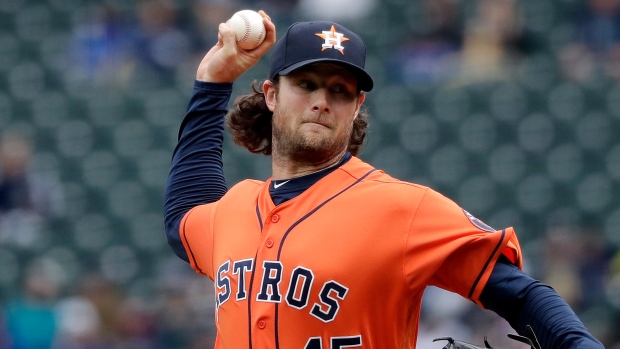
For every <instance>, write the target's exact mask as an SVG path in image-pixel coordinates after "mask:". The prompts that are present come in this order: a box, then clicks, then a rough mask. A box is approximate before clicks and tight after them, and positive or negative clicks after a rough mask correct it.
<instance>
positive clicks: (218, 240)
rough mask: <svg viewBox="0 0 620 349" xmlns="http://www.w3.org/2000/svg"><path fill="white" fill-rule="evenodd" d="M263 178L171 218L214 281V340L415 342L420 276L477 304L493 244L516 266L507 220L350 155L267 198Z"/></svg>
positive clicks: (275, 344)
mask: <svg viewBox="0 0 620 349" xmlns="http://www.w3.org/2000/svg"><path fill="white" fill-rule="evenodd" d="M269 184H270V180H268V181H266V182H261V181H254V180H246V181H243V182H241V183H239V184H237V185H235V186H234V187H233V188H231V189H230V190H229V191H228V193H227V194H226V195H225V196H224V197H222V198H221V199H220V200H219V201H217V202H215V203H211V204H206V205H201V206H198V207H195V208H194V209H192V210H190V211H189V212H188V213H187V214H186V215H185V216H184V218H183V220H182V222H181V225H180V229H179V230H180V234H181V239H182V240H183V244H184V246H185V249H186V252H187V254H188V256H189V258H190V263H191V266H192V268H194V269H195V270H196V271H197V272H198V273H200V274H204V275H207V276H209V277H210V278H211V279H212V280H213V281H214V286H215V297H216V315H215V316H216V324H217V330H218V335H217V339H216V345H215V347H216V348H234V349H239V348H254V349H257V348H282V349H318V348H323V349H328V348H332V349H336V348H349V347H362V348H414V347H415V343H416V337H417V328H418V321H419V316H420V307H421V301H422V294H423V292H424V289H425V288H426V287H427V286H429V285H433V286H438V287H441V288H443V289H446V290H449V291H452V292H456V293H458V294H460V295H462V296H463V297H466V298H468V299H471V300H472V301H474V302H477V303H478V304H480V303H479V302H478V297H479V296H480V293H481V291H482V289H483V288H484V285H485V283H486V281H487V279H488V277H489V275H490V274H491V271H492V269H493V267H494V265H495V262H496V260H497V258H498V257H499V256H500V254H504V255H506V256H508V257H509V258H510V259H511V260H512V261H513V262H514V263H515V264H516V265H518V266H519V267H521V251H520V248H519V243H518V241H517V238H516V235H515V233H514V231H513V229H512V228H507V229H504V230H500V231H494V230H491V229H489V228H488V226H486V225H484V224H483V223H482V222H480V221H478V220H477V219H475V218H474V217H473V216H471V215H470V214H468V213H467V212H466V211H465V210H463V209H462V208H460V207H459V206H458V205H457V204H455V203H454V202H453V201H451V200H449V199H447V198H446V197H444V196H442V195H441V194H439V193H437V192H435V191H433V190H432V189H430V188H428V187H424V186H421V185H416V184H412V183H408V182H403V181H400V180H397V179H394V178H392V177H390V176H389V175H387V174H385V173H383V172H382V171H380V170H375V169H373V168H372V167H371V166H370V165H368V164H366V163H364V162H362V161H361V160H360V159H358V158H356V157H353V158H351V160H350V161H348V162H347V163H345V164H343V165H342V166H341V167H340V168H338V169H337V170H335V171H333V172H332V173H330V174H328V175H327V176H325V177H324V178H322V179H320V180H319V181H318V182H317V183H315V184H314V185H313V186H312V187H310V188H309V189H307V190H306V191H305V192H303V193H302V194H300V195H299V196H297V197H295V198H293V199H291V200H289V201H287V202H285V203H283V204H281V205H278V206H275V205H274V204H273V202H272V200H271V197H270V194H269Z"/></svg>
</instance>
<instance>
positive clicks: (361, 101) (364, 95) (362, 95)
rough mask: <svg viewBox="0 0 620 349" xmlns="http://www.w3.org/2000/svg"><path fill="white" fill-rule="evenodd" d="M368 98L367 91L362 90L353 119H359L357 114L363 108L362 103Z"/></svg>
mask: <svg viewBox="0 0 620 349" xmlns="http://www.w3.org/2000/svg"><path fill="white" fill-rule="evenodd" d="M365 100H366V92H364V91H362V92H360V96H359V97H358V99H357V107H356V108H355V114H354V115H355V117H354V118H353V119H357V116H358V115H359V113H360V109H362V104H364V101H365Z"/></svg>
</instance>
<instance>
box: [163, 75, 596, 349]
mask: <svg viewBox="0 0 620 349" xmlns="http://www.w3.org/2000/svg"><path fill="white" fill-rule="evenodd" d="M231 93H232V84H214V83H206V82H199V81H196V82H195V84H194V91H193V94H192V97H191V99H190V102H189V106H188V111H187V113H186V115H185V118H184V119H183V122H182V124H181V128H180V131H179V143H178V145H177V147H176V148H175V150H174V153H173V157H172V164H171V170H170V174H169V177H168V181H167V183H166V188H165V198H164V199H165V203H164V210H165V212H164V221H165V228H166V235H167V238H168V243H169V244H170V246H171V247H172V249H173V251H174V252H175V253H176V254H177V256H179V257H180V258H181V259H183V260H185V261H188V257H187V254H186V252H185V249H184V248H183V244H182V242H181V240H180V237H179V224H180V222H181V219H182V218H183V215H184V214H185V213H186V212H187V211H188V210H190V209H191V208H193V207H195V206H197V205H200V204H204V203H210V202H215V201H217V200H219V199H220V198H221V197H222V196H223V195H224V194H225V193H226V190H227V186H226V181H225V179H224V171H223V162H222V145H223V139H224V116H225V114H226V110H227V104H228V101H229V99H230V95H231ZM349 159H350V154H347V155H346V156H345V157H344V158H343V159H342V160H341V163H340V164H342V163H344V162H346V161H348V160H349ZM335 168H337V166H335V167H333V168H332V169H335ZM332 169H329V170H324V171H319V172H317V173H314V174H311V175H308V176H304V177H300V178H295V179H292V180H290V182H289V183H287V184H286V185H284V186H282V187H279V188H278V189H276V188H274V186H273V184H272V186H271V188H270V193H271V195H272V198H274V202H275V203H276V204H279V203H281V202H284V201H286V200H289V199H291V198H293V197H295V196H297V195H299V194H300V193H302V192H303V191H304V190H306V189H307V188H308V187H310V186H311V185H312V184H313V183H315V182H316V181H317V180H318V179H320V178H321V177H322V176H324V175H326V174H327V173H329V172H331V170H332ZM280 182H281V181H280ZM480 301H481V303H482V304H483V305H484V306H485V307H486V308H488V309H490V310H492V311H494V312H496V313H497V314H499V315H500V316H502V317H503V318H504V319H506V321H508V322H509V324H510V325H511V326H512V327H513V328H514V329H515V330H516V331H517V333H519V334H520V335H525V334H526V331H525V328H526V326H527V325H530V326H532V328H533V329H534V332H535V333H536V335H537V337H538V340H539V341H540V343H541V345H542V348H543V349H552V348H562V349H563V348H603V345H602V344H601V343H600V342H598V341H597V340H596V339H594V338H593V337H592V336H591V335H590V334H589V333H588V332H587V330H586V329H585V327H584V325H583V324H582V323H581V321H580V320H579V319H578V318H577V316H576V315H575V313H574V312H573V311H572V310H571V308H570V307H569V306H568V305H567V304H566V302H565V301H564V300H563V299H562V298H561V297H560V296H559V295H558V294H557V293H556V292H555V291H554V290H553V289H552V288H551V287H549V286H547V285H545V284H543V283H541V282H540V281H537V280H534V279H533V278H531V277H529V276H528V275H527V274H525V273H524V272H523V271H521V270H519V269H518V268H517V267H516V266H514V265H512V264H510V262H509V261H508V260H507V259H500V261H499V262H498V263H497V264H496V266H495V268H494V269H493V272H492V274H491V277H490V279H489V281H488V282H487V284H486V286H485V288H484V290H483V292H482V294H481V296H480Z"/></svg>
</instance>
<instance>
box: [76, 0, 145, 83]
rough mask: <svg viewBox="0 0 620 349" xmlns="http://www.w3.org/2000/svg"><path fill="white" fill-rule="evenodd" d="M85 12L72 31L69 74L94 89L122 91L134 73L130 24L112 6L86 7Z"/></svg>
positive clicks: (132, 34)
mask: <svg viewBox="0 0 620 349" xmlns="http://www.w3.org/2000/svg"><path fill="white" fill-rule="evenodd" d="M85 11H86V18H85V19H84V20H83V21H82V22H81V23H80V24H78V25H76V26H75V28H74V29H73V34H72V44H71V55H72V59H73V61H74V62H75V64H74V65H73V66H72V69H71V70H70V73H71V74H72V76H73V78H74V79H81V80H85V81H87V82H89V83H94V84H95V85H96V86H105V87H110V88H122V87H126V86H127V84H128V83H129V80H130V78H131V76H132V74H133V70H134V62H133V60H132V49H133V48H132V45H133V36H134V31H135V30H134V29H133V26H132V24H131V22H130V21H129V20H128V18H127V16H126V14H125V13H123V12H122V11H121V10H119V9H118V8H116V7H115V6H113V5H90V6H89V7H87V8H86V10H85Z"/></svg>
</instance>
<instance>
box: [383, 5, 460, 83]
mask: <svg viewBox="0 0 620 349" xmlns="http://www.w3.org/2000/svg"><path fill="white" fill-rule="evenodd" d="M422 6H423V9H424V18H425V19H426V26H425V28H424V29H423V30H422V31H421V32H416V33H409V34H407V35H408V38H407V39H405V41H404V42H403V44H402V45H401V46H400V47H399V48H397V49H396V50H395V51H394V53H393V54H392V57H391V58H390V59H389V60H388V65H387V69H386V71H387V74H388V78H389V80H390V81H391V82H393V83H396V84H403V85H418V84H427V83H435V82H445V81H449V80H450V79H453V78H454V77H455V76H456V75H457V72H458V70H457V69H458V65H457V62H458V60H457V59H458V53H459V52H460V50H461V47H462V28H461V5H460V3H459V2H458V1H454V0H423V1H422Z"/></svg>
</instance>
